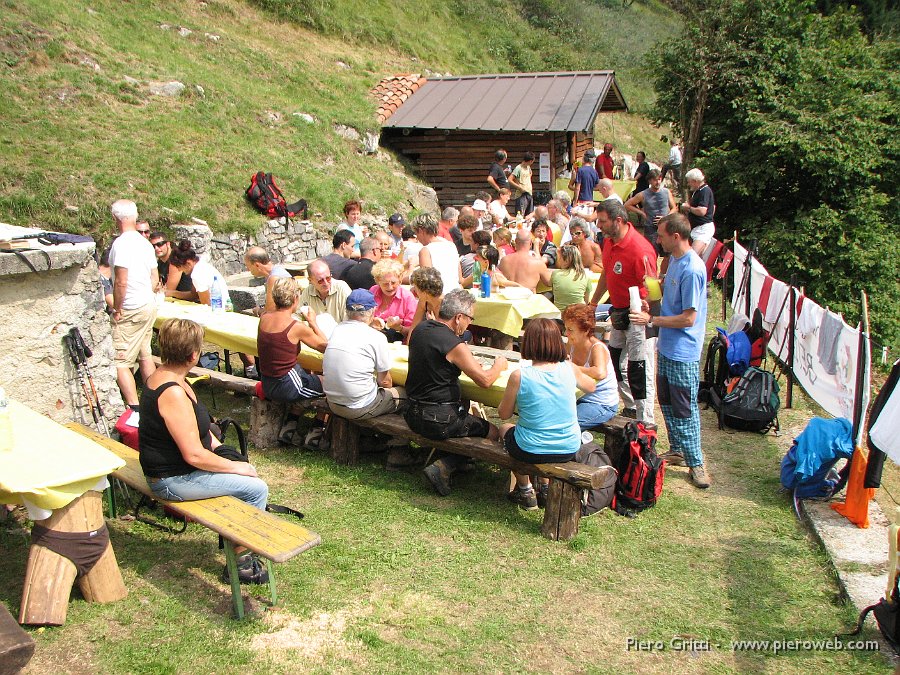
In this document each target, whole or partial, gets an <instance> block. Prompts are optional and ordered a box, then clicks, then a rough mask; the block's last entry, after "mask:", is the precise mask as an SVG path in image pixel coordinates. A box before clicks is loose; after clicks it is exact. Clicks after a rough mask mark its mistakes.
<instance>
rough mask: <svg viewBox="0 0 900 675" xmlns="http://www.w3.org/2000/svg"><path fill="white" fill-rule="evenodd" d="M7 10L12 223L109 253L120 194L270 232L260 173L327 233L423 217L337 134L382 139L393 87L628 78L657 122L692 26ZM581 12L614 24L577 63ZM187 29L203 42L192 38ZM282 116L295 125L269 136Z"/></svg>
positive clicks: (284, 123) (195, 7)
mask: <svg viewBox="0 0 900 675" xmlns="http://www.w3.org/2000/svg"><path fill="white" fill-rule="evenodd" d="M260 5H264V6H265V8H264V9H260V7H259V6H260ZM279 7H280V8H281V12H282V14H283V15H285V16H286V15H287V14H289V13H290V12H289V10H290V9H291V8H294V9H298V8H299V10H303V11H304V12H305V13H304V14H303V16H304V17H306V18H305V19H303V20H302V21H301V22H300V23H303V24H305V25H306V26H312V27H313V28H314V29H316V30H317V31H320V32H313V31H311V30H310V29H309V28H308V27H303V26H300V25H298V24H296V23H293V22H291V21H287V20H285V21H279V20H275V19H274V18H273V13H272V12H277V11H278V10H279ZM3 10H4V21H3V25H2V26H0V87H2V89H3V91H4V93H5V95H4V96H3V97H0V119H2V120H3V124H2V126H0V148H2V152H3V157H4V161H3V163H2V164H0V221H3V222H11V223H13V224H17V225H33V226H38V227H45V228H53V229H60V230H68V231H85V232H89V233H92V234H95V235H97V236H98V237H99V238H100V239H108V238H109V237H110V235H111V229H112V225H111V222H110V218H109V216H108V205H109V204H110V203H111V202H112V201H113V200H114V199H116V198H120V197H128V198H132V199H135V200H136V201H137V202H138V206H139V208H140V211H141V214H142V216H144V217H147V218H149V219H150V221H151V223H152V224H153V225H156V226H167V225H170V224H172V223H174V222H182V221H187V220H189V218H190V217H191V216H195V217H199V218H202V219H204V220H206V221H208V222H209V223H210V225H211V226H212V227H213V228H214V229H216V230H219V231H222V230H231V229H236V230H240V231H247V232H250V231H253V230H255V228H256V227H257V226H258V225H259V223H260V222H261V219H260V216H259V215H258V214H257V213H256V212H255V211H253V210H252V209H251V208H250V207H249V206H247V204H246V203H245V201H244V199H243V189H244V188H245V187H246V185H247V183H248V181H249V177H250V175H251V174H252V173H253V172H255V171H257V170H260V169H265V170H267V171H272V172H274V173H275V174H276V175H277V176H278V178H279V180H280V183H281V185H282V188H283V189H284V191H285V194H286V196H287V197H288V198H289V199H290V200H293V199H296V198H300V197H303V198H305V199H307V200H308V201H309V203H310V205H311V211H312V213H313V220H314V221H320V222H321V221H322V220H327V221H331V222H334V221H335V220H336V218H337V217H338V214H339V212H340V207H341V206H342V204H343V202H344V201H346V200H347V199H350V198H356V197H361V198H362V199H363V200H364V203H365V207H366V209H367V211H370V212H373V213H383V214H388V213H391V212H392V211H394V210H398V209H401V210H408V209H409V206H410V204H409V200H410V198H411V194H410V190H409V187H408V179H407V177H406V173H405V169H404V166H403V165H402V164H401V163H400V162H398V161H396V159H394V158H393V157H392V156H390V155H389V154H387V153H379V155H378V156H364V155H362V154H360V153H359V147H360V143H359V142H353V141H347V140H345V139H343V138H341V137H339V136H338V135H337V134H336V133H335V132H334V130H333V125H334V124H343V125H347V126H352V127H354V128H356V129H358V130H359V131H360V132H365V131H377V129H378V126H377V121H376V119H375V117H374V104H373V102H372V101H371V100H370V99H369V98H368V95H367V92H368V90H369V89H370V87H371V86H373V85H374V84H375V83H376V82H378V81H379V80H380V79H381V78H382V77H384V76H386V75H389V74H395V73H398V72H426V71H427V70H430V71H432V72H453V73H455V74H463V73H480V72H497V71H502V72H509V71H515V70H539V69H548V68H551V69H568V68H579V69H588V68H615V69H616V70H617V76H618V79H619V82H620V84H621V86H622V89H623V91H624V92H625V96H626V98H627V99H628V101H629V104H630V105H631V106H632V107H633V109H636V110H639V111H644V112H646V111H649V109H650V106H651V105H652V98H653V96H652V91H651V88H650V79H649V78H648V77H647V75H646V73H645V72H644V69H643V68H642V67H641V63H640V62H641V58H640V57H641V55H642V54H644V53H646V52H647V51H649V50H650V49H651V48H652V47H653V45H654V44H656V43H657V42H659V41H660V40H664V39H667V38H669V37H671V36H672V35H674V33H675V32H676V31H677V27H678V23H677V20H676V18H675V15H674V14H673V13H672V12H671V11H670V10H668V9H666V8H665V7H664V6H662V5H660V4H658V3H656V2H655V1H654V2H647V3H636V4H635V5H633V6H632V7H630V8H627V9H623V8H622V7H621V6H620V5H618V4H616V3H612V4H610V5H609V6H606V5H604V4H603V3H600V4H596V3H587V2H585V1H584V0H570V2H569V3H568V4H563V5H559V6H556V5H548V6H547V7H544V6H543V4H542V3H541V2H537V0H534V1H532V2H529V3H524V4H522V5H503V4H500V5H497V4H496V3H487V2H486V1H485V0H473V1H472V2H451V3H444V2H438V1H437V0H424V1H420V2H415V3H413V2H408V1H406V0H404V1H403V2H396V3H395V2H390V3H389V2H386V1H384V0H380V1H379V2H375V3H368V4H367V5H366V11H365V12H360V11H359V7H358V5H357V4H356V3H350V2H347V1H346V0H340V1H338V2H333V3H324V2H318V1H315V0H305V2H293V3H290V2H282V3H276V2H241V1H240V0H211V1H210V2H207V3H205V5H201V4H200V3H179V2H173V1H171V0H166V1H163V2H157V3H130V4H128V5H127V11H126V10H123V6H122V4H121V3H119V2H114V1H113V0H98V1H97V2H95V3H92V4H91V5H90V10H89V9H88V6H87V5H85V4H83V3H70V2H64V1H63V0H46V1H44V2H37V1H36V0H27V1H26V2H11V1H10V0H6V1H5V2H4V3H3ZM269 10H271V11H269ZM575 10H578V11H580V14H579V15H580V16H582V17H584V21H585V23H584V25H585V26H595V27H597V28H596V30H595V29H591V30H589V31H585V32H584V33H583V34H580V35H582V38H583V39H584V40H586V42H585V47H584V49H579V50H577V51H576V50H575V48H574V46H573V44H574V43H573V41H572V39H571V36H568V37H567V38H566V39H562V38H559V37H557V34H556V33H552V32H548V31H551V29H552V30H556V31H559V30H562V28H561V27H560V24H559V22H558V19H559V17H560V15H561V13H565V12H570V11H575ZM554 22H556V23H554ZM163 24H167V25H169V26H171V28H170V29H169V30H163V29H162V28H161V25H163ZM544 24H546V26H544ZM613 24H614V25H615V26H616V29H615V30H600V28H599V27H600V26H603V25H613ZM547 26H549V28H547ZM554 26H555V28H554ZM179 27H184V28H187V29H189V30H191V31H192V33H191V34H190V35H188V36H186V37H182V36H181V35H179V33H178V30H177V29H178V28H179ZM206 33H210V34H214V35H218V36H219V38H220V39H219V40H218V41H217V42H214V41H212V40H211V39H209V38H207V37H206V35H205V34H206ZM516 35H521V36H526V37H524V38H521V39H516V38H515V36H516ZM601 38H602V40H601ZM93 63H96V64H98V66H99V70H96V69H95V68H94V67H93V65H91V64H93ZM340 63H343V64H346V65H347V66H349V67H343V66H342V65H340ZM126 77H128V78H135V79H137V80H139V83H138V84H133V83H129V82H128V81H126V79H125V78H126ZM169 80H179V81H181V82H183V83H184V84H185V85H187V89H186V90H185V92H184V93H183V94H182V95H181V96H179V97H177V98H174V99H170V98H162V97H159V96H151V95H150V94H149V93H148V90H147V83H148V82H149V81H162V82H165V81H169ZM197 86H199V87H201V88H202V90H203V94H202V95H201V94H200V93H199V91H198V90H197V89H196V87H197ZM270 112H271V113H277V114H278V115H280V119H279V121H277V122H269V121H268V119H267V115H268V114H269V113H270ZM299 112H305V113H309V114H311V115H313V116H314V117H315V118H316V120H317V121H316V123H315V124H311V125H310V124H306V123H304V122H302V121H300V120H299V118H297V117H295V116H294V115H293V113H299ZM170 210H174V213H173V212H172V211H170Z"/></svg>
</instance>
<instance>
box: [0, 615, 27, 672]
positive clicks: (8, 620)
mask: <svg viewBox="0 0 900 675" xmlns="http://www.w3.org/2000/svg"><path fill="white" fill-rule="evenodd" d="M32 656H34V640H33V639H32V637H31V636H30V635H29V634H28V633H26V632H25V631H24V630H22V628H21V627H20V626H19V624H17V623H16V620H15V619H14V618H13V616H12V614H10V613H9V610H8V609H6V605H4V604H2V603H0V675H15V673H18V672H19V671H20V670H22V669H23V668H24V667H25V666H26V665H28V662H29V661H31V657H32Z"/></svg>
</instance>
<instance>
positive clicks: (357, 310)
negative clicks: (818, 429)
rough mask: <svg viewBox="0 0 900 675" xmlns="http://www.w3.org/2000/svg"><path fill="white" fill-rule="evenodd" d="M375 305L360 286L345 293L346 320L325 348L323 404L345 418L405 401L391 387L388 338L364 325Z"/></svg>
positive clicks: (388, 408) (402, 393)
mask: <svg viewBox="0 0 900 675" xmlns="http://www.w3.org/2000/svg"><path fill="white" fill-rule="evenodd" d="M377 305H378V303H377V302H376V301H375V297H374V296H373V295H372V294H371V293H370V292H369V291H367V290H366V289H364V288H358V289H356V290H355V291H353V292H352V293H350V296H349V297H348V298H347V320H346V321H343V322H341V323H340V324H338V325H337V326H336V327H335V329H334V332H333V333H332V334H331V337H330V338H329V340H328V346H327V347H325V356H324V357H323V359H322V371H323V373H324V376H323V378H324V379H323V385H322V386H323V389H324V391H325V396H327V397H328V407H329V408H331V411H332V412H333V413H334V414H335V415H338V416H340V417H344V418H346V419H351V420H358V419H364V418H370V417H378V416H379V415H386V414H388V413H392V412H397V410H399V408H400V406H401V405H402V403H403V402H404V401H405V400H406V391H405V390H404V389H403V388H402V387H395V386H393V385H394V382H393V380H392V379H391V357H390V353H389V351H388V341H387V338H386V337H385V336H384V333H382V332H380V331H378V330H375V329H374V328H372V327H371V326H370V325H369V323H370V322H371V321H372V317H373V316H374V314H375V307H376V306H377ZM373 373H374V377H373Z"/></svg>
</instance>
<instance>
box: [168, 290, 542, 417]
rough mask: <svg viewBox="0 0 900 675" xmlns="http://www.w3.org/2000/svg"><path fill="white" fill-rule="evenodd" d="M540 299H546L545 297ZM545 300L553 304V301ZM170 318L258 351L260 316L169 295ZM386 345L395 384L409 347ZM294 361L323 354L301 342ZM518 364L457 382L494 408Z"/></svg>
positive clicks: (313, 361)
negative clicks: (486, 384)
mask: <svg viewBox="0 0 900 675" xmlns="http://www.w3.org/2000/svg"><path fill="white" fill-rule="evenodd" d="M542 299H543V300H545V301H547V299H546V298H542ZM547 302H548V304H550V306H551V307H553V304H552V303H550V302H549V301H547ZM553 310H554V311H556V308H555V307H553ZM476 311H477V304H476ZM556 314H557V315H558V314H559V312H558V311H557V312H556ZM171 318H180V319H190V320H192V321H196V322H197V323H199V324H200V325H201V326H203V337H204V339H205V340H206V341H207V342H211V343H213V344H216V345H219V346H220V347H222V348H224V349H228V350H230V351H236V352H242V353H244V354H252V355H254V356H258V355H259V350H258V348H257V346H256V334H257V330H258V328H259V319H258V318H257V317H255V316H248V315H246V314H241V313H238V312H213V311H212V310H211V309H210V308H209V307H208V306H207V305H199V304H197V303H194V302H184V301H182V300H174V301H173V300H172V299H168V300H167V301H166V302H164V303H162V305H160V307H159V311H158V312H157V315H156V323H155V324H154V325H155V326H156V327H157V328H159V327H160V326H161V325H162V323H163V321H165V320H166V319H171ZM388 346H389V348H390V351H391V356H392V366H391V377H392V378H393V380H394V382H395V383H396V384H399V385H403V384H405V383H406V375H407V372H408V369H409V349H408V348H407V347H406V345H403V344H400V343H397V342H392V343H390V344H389V345H388ZM481 358H482V359H483V360H490V358H491V356H490V355H489V354H484V355H483V356H482V357H481ZM297 362H298V363H299V364H300V365H301V366H302V367H303V368H305V369H307V370H311V371H314V372H322V354H321V353H320V352H317V351H316V350H314V349H310V348H309V347H307V346H306V345H302V348H301V350H300V353H299V354H298V355H297ZM518 367H519V364H518V363H517V362H510V363H509V365H508V366H507V369H506V371H505V372H503V373H501V374H500V377H499V378H498V379H497V381H496V382H495V383H494V385H493V386H492V387H490V388H488V389H483V388H482V387H479V386H478V385H477V384H475V383H474V382H473V381H472V380H471V379H469V378H468V377H467V376H466V375H462V376H461V377H460V378H459V383H460V388H461V389H462V394H463V396H464V397H466V398H468V399H470V400H472V401H477V402H479V403H483V404H484V405H488V406H491V407H493V408H496V407H497V406H498V405H500V400H501V399H502V398H503V392H504V391H505V390H506V384H507V382H508V380H509V374H510V373H511V372H512V371H513V370H515V369H517V368H518Z"/></svg>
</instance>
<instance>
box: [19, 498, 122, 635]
mask: <svg viewBox="0 0 900 675" xmlns="http://www.w3.org/2000/svg"><path fill="white" fill-rule="evenodd" d="M36 524H38V525H42V526H44V527H45V528H47V529H48V530H53V531H55V532H85V533H86V532H93V531H95V530H99V529H100V528H101V527H103V525H104V520H103V496H102V495H101V493H99V492H96V491H93V490H91V491H89V492H86V493H85V494H83V495H81V496H80V497H78V498H77V499H75V500H74V501H73V502H71V503H70V504H68V505H67V506H65V507H63V508H61V509H57V510H55V511H54V512H53V515H51V516H50V517H49V518H47V519H46V520H40V521H36ZM76 577H77V570H76V569H75V564H74V563H73V562H72V561H71V560H69V559H68V558H66V557H64V556H62V555H60V554H58V553H56V552H54V551H51V550H50V549H48V548H45V547H43V546H40V545H35V544H32V546H31V549H30V550H29V552H28V566H27V567H26V569H25V588H24V589H23V590H22V608H21V610H20V612H19V623H21V624H28V625H39V626H61V625H62V624H64V623H65V622H66V613H67V611H68V608H69V596H70V595H71V592H72V585H73V583H74V582H75V579H76ZM78 587H79V589H80V590H81V594H82V595H83V596H84V599H85V600H87V601H88V602H114V601H116V600H121V599H122V598H124V597H125V596H126V595H127V593H128V591H127V590H126V588H125V583H124V582H123V581H122V574H121V573H120V572H119V565H118V563H117V562H116V554H115V553H114V552H113V549H112V544H109V545H107V547H106V551H105V552H104V553H103V556H102V557H101V558H100V559H99V560H98V561H97V562H96V563H95V564H94V566H93V567H92V568H91V570H90V572H88V573H87V574H85V575H83V576H81V577H79V578H78Z"/></svg>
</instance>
